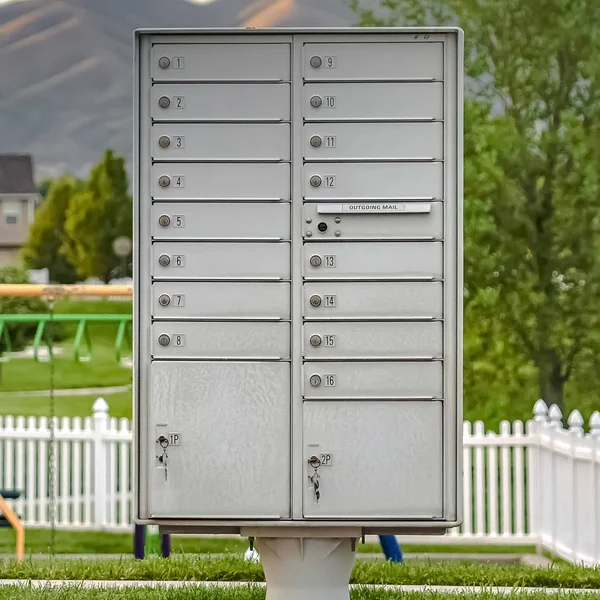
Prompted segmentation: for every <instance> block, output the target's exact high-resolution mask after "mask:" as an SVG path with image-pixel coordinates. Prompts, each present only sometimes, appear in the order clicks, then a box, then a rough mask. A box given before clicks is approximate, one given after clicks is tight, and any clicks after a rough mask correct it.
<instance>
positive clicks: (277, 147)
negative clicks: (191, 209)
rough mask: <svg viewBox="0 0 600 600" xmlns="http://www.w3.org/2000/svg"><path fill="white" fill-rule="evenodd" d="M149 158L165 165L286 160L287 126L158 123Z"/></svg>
mask: <svg viewBox="0 0 600 600" xmlns="http://www.w3.org/2000/svg"><path fill="white" fill-rule="evenodd" d="M151 154H152V158H154V160H164V161H182V160H206V161H212V162H217V161H228V160H231V161H244V160H246V161H253V160H270V161H279V160H289V159H290V125H289V124H288V123H219V124H216V123H193V124H192V123H190V124H186V125H183V124H177V123H170V124H164V123H159V124H157V125H154V127H152V148H151Z"/></svg>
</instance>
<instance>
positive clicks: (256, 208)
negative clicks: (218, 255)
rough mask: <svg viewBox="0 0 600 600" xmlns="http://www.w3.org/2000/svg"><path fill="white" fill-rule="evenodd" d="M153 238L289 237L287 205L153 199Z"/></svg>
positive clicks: (272, 238)
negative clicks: (155, 200) (156, 200)
mask: <svg viewBox="0 0 600 600" xmlns="http://www.w3.org/2000/svg"><path fill="white" fill-rule="evenodd" d="M152 238H153V239H155V240H227V239H231V240H235V239H238V240H250V239H252V240H260V239H263V240H289V239H290V205H289V204H287V203H275V202H271V203H254V202H244V203H241V202H227V203H225V202H198V203H190V202H155V203H154V204H153V205H152Z"/></svg>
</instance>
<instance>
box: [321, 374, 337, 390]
mask: <svg viewBox="0 0 600 600" xmlns="http://www.w3.org/2000/svg"><path fill="white" fill-rule="evenodd" d="M323 379H324V380H325V387H335V379H336V377H335V375H334V374H333V373H330V374H329V375H324V376H323Z"/></svg>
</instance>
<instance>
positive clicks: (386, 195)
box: [303, 162, 444, 200]
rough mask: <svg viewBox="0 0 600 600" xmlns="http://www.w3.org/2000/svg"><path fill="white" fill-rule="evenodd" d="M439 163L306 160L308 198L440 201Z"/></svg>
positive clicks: (304, 169)
mask: <svg viewBox="0 0 600 600" xmlns="http://www.w3.org/2000/svg"><path fill="white" fill-rule="evenodd" d="M443 170H444V167H443V163H441V162H427V163H425V162H420V163H419V162H416V163H377V164H375V163H360V164H356V163H330V164H328V163H313V164H310V163H307V164H305V165H304V167H303V171H304V178H303V185H304V197H305V198H306V199H307V200H369V199H370V200H388V199H389V200H440V199H442V198H443V186H444V174H443V172H444V171H443Z"/></svg>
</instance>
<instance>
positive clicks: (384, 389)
mask: <svg viewBox="0 0 600 600" xmlns="http://www.w3.org/2000/svg"><path fill="white" fill-rule="evenodd" d="M303 371H304V378H303V386H304V397H305V398H307V399H308V400H311V399H313V400H314V399H321V398H322V399H333V398H336V399H352V398H356V399H357V400H367V399H377V398H390V399H400V398H408V399H411V398H421V399H430V398H441V397H442V395H443V387H442V379H443V378H442V363H441V362H440V361H423V362H391V361H390V362H364V363H356V362H315V363H304V366H303Z"/></svg>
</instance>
